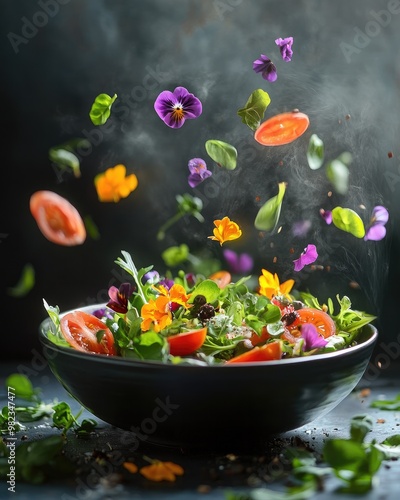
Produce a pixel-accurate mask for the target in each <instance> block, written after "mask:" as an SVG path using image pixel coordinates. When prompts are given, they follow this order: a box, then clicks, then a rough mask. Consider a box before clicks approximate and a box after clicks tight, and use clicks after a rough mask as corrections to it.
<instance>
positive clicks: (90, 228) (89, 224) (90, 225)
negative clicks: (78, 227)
mask: <svg viewBox="0 0 400 500" xmlns="http://www.w3.org/2000/svg"><path fill="white" fill-rule="evenodd" d="M83 221H84V223H85V227H86V231H87V233H88V235H89V236H90V237H91V238H92V240H98V239H99V238H100V232H99V228H98V227H97V225H96V224H95V222H94V220H93V219H92V217H91V216H90V215H86V216H85V217H84V219H83Z"/></svg>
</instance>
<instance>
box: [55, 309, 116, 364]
mask: <svg viewBox="0 0 400 500" xmlns="http://www.w3.org/2000/svg"><path fill="white" fill-rule="evenodd" d="M60 328H61V333H62V334H63V336H64V338H65V340H66V341H67V342H68V344H70V346H72V347H74V348H75V349H77V350H78V351H84V352H91V353H96V354H108V355H115V354H116V350H115V346H114V336H113V334H112V333H111V330H110V329H109V328H108V327H107V326H106V325H105V324H104V323H103V322H102V321H101V320H100V319H99V318H96V316H93V315H92V314H88V313H85V312H83V311H74V312H71V313H68V314H66V315H65V316H63V317H62V318H61V320H60ZM99 332H100V333H99ZM98 337H99V338H100V337H101V338H100V341H99V339H98Z"/></svg>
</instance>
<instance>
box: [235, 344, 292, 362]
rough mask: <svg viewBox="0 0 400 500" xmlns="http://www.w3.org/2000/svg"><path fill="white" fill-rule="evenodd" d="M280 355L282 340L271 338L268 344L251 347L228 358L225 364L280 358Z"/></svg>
mask: <svg viewBox="0 0 400 500" xmlns="http://www.w3.org/2000/svg"><path fill="white" fill-rule="evenodd" d="M281 357H282V342H281V341H280V340H273V341H272V342H269V343H268V344H265V345H263V346H261V347H258V346H256V347H253V349H250V351H247V352H244V353H242V354H239V355H238V356H235V357H234V358H231V359H229V360H228V361H227V362H226V364H233V363H250V362H254V361H271V360H275V359H281Z"/></svg>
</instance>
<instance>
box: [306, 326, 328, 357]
mask: <svg viewBox="0 0 400 500" xmlns="http://www.w3.org/2000/svg"><path fill="white" fill-rule="evenodd" d="M301 337H302V338H303V339H304V343H303V351H311V350H312V349H317V348H318V347H325V346H326V344H327V343H328V341H327V340H325V339H324V338H323V337H322V336H321V335H320V334H319V333H318V330H317V329H316V328H315V326H314V325H313V324H311V323H304V324H303V325H301Z"/></svg>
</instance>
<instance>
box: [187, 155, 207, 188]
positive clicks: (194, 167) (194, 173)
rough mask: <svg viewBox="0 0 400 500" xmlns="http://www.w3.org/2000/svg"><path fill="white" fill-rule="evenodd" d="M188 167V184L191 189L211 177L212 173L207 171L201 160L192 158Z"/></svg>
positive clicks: (204, 163)
mask: <svg viewBox="0 0 400 500" xmlns="http://www.w3.org/2000/svg"><path fill="white" fill-rule="evenodd" d="M188 167H189V171H190V175H189V178H188V183H189V186H190V187H192V188H194V187H196V186H198V185H199V184H200V183H201V182H203V181H204V180H205V179H207V178H208V177H210V176H211V175H212V172H211V171H210V170H207V165H206V162H205V161H204V160H203V159H201V158H192V159H191V160H189V163H188Z"/></svg>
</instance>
